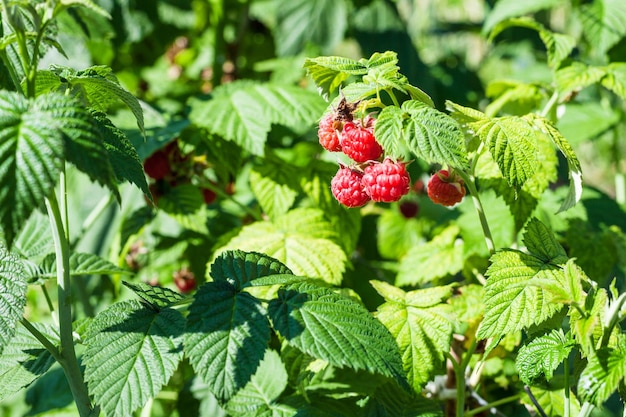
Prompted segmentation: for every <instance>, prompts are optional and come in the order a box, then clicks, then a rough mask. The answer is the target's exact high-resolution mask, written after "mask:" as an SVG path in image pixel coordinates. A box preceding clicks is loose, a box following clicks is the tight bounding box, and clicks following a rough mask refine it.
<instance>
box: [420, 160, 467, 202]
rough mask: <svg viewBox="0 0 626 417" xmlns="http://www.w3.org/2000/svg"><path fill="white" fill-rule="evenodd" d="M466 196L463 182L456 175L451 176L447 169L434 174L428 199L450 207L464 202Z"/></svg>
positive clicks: (429, 182) (429, 185)
mask: <svg viewBox="0 0 626 417" xmlns="http://www.w3.org/2000/svg"><path fill="white" fill-rule="evenodd" d="M464 196H465V185H464V183H463V180H462V179H461V178H459V177H458V176H457V175H455V174H452V175H450V174H449V173H448V171H447V170H445V169H442V170H440V171H439V172H436V173H434V174H433V176H432V177H431V178H430V181H428V197H430V199H431V200H432V201H433V203H436V204H441V205H442V206H448V207H449V206H453V205H455V204H456V203H458V202H460V201H461V200H463V197H464Z"/></svg>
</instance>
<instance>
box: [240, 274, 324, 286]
mask: <svg viewBox="0 0 626 417" xmlns="http://www.w3.org/2000/svg"><path fill="white" fill-rule="evenodd" d="M302 281H311V282H313V281H314V280H313V279H311V278H307V277H299V276H297V275H292V274H291V273H288V274H276V275H267V276H264V277H261V278H255V279H254V280H253V281H250V286H251V287H266V286H270V285H281V286H282V285H287V284H293V283H294V282H302ZM321 282H323V281H321Z"/></svg>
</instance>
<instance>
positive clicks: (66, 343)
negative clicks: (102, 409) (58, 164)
mask: <svg viewBox="0 0 626 417" xmlns="http://www.w3.org/2000/svg"><path fill="white" fill-rule="evenodd" d="M64 207H66V206H64ZM46 209H47V211H48V217H49V218H50V225H51V227H52V238H53V240H54V251H55V254H56V268H57V291H58V314H59V333H60V341H61V345H60V356H61V357H60V360H59V364H60V365H61V366H62V367H63V371H64V372H65V377H66V378H67V381H68V383H69V386H70V390H71V391H72V395H73V396H74V401H75V402H76V406H77V408H78V412H79V414H80V416H81V417H87V416H90V415H92V412H93V414H94V415H97V414H98V410H97V409H94V407H93V406H92V405H91V400H90V398H89V392H88V391H87V385H86V384H85V381H84V379H83V375H82V372H81V371H80V366H79V365H78V359H77V358H76V351H75V350H74V336H73V332H72V297H71V290H70V250H69V242H68V240H67V236H66V232H65V228H64V227H63V219H64V217H65V216H64V213H61V210H60V209H59V204H58V202H57V198H56V195H55V193H54V191H53V192H52V193H51V195H50V197H48V198H46Z"/></svg>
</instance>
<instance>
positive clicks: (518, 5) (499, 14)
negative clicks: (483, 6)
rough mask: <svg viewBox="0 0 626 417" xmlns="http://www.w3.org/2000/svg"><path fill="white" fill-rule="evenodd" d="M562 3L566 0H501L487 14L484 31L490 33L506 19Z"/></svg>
mask: <svg viewBox="0 0 626 417" xmlns="http://www.w3.org/2000/svg"><path fill="white" fill-rule="evenodd" d="M562 3H564V0H527V1H524V2H519V1H515V0H500V1H498V2H497V3H496V5H495V7H494V8H493V10H491V12H490V13H489V14H488V15H487V18H486V19H485V23H484V24H483V33H489V32H490V31H491V30H492V29H493V27H494V26H495V25H496V24H498V23H499V22H501V21H503V20H505V19H508V18H511V17H519V16H522V15H525V14H528V13H534V12H537V11H539V10H544V9H549V8H552V7H555V6H557V5H559V4H562Z"/></svg>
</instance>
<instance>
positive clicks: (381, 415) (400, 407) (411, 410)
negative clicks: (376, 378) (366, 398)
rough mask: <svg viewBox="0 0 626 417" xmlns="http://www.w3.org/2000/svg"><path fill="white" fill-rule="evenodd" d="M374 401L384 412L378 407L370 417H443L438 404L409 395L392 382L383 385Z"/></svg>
mask: <svg viewBox="0 0 626 417" xmlns="http://www.w3.org/2000/svg"><path fill="white" fill-rule="evenodd" d="M373 399H374V400H375V402H376V404H379V405H380V406H382V407H383V410H380V408H378V407H376V408H375V411H374V412H373V413H372V414H368V416H377V417H442V416H443V411H442V410H441V406H440V405H439V403H438V402H436V401H434V400H430V399H427V398H424V397H423V396H422V395H419V394H415V393H407V392H406V391H402V390H401V389H399V388H398V386H397V385H396V384H394V383H392V382H388V383H386V384H383V385H381V386H380V387H379V388H378V389H377V390H376V392H375V393H374V396H373Z"/></svg>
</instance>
